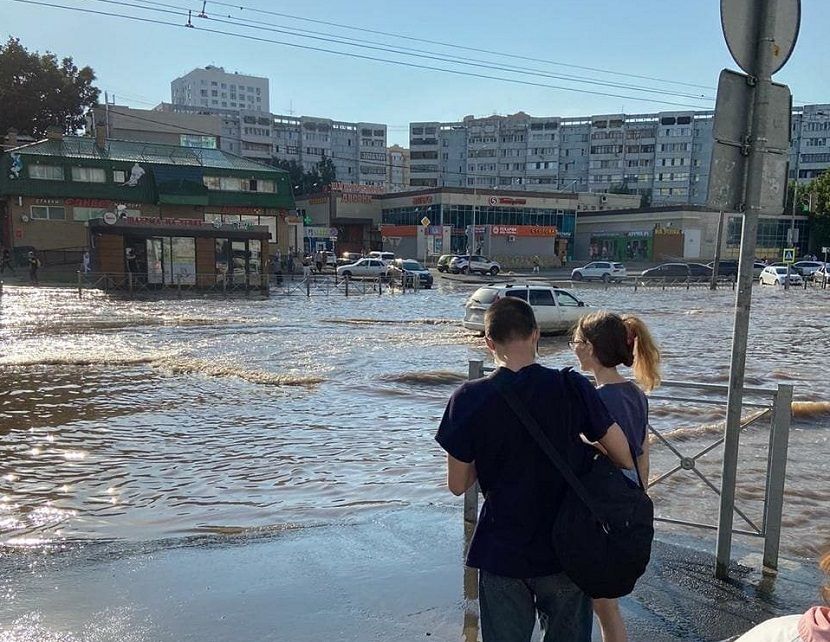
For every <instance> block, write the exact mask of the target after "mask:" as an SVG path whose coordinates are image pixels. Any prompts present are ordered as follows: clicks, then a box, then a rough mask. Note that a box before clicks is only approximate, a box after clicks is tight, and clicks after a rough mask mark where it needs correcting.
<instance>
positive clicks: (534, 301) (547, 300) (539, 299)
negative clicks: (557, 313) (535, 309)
mask: <svg viewBox="0 0 830 642" xmlns="http://www.w3.org/2000/svg"><path fill="white" fill-rule="evenodd" d="M530 305H556V303H555V302H554V300H553V292H551V291H550V290H531V291H530Z"/></svg>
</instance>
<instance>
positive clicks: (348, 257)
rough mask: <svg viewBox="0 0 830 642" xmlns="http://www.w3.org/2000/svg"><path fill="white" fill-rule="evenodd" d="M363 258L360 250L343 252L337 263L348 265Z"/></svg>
mask: <svg viewBox="0 0 830 642" xmlns="http://www.w3.org/2000/svg"><path fill="white" fill-rule="evenodd" d="M362 258H363V255H362V254H361V253H360V252H343V254H341V255H340V256H339V257H338V259H337V265H348V264H349V263H356V262H357V261H359V260H360V259H362Z"/></svg>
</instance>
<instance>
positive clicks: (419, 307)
mask: <svg viewBox="0 0 830 642" xmlns="http://www.w3.org/2000/svg"><path fill="white" fill-rule="evenodd" d="M437 286H438V287H437V288H436V289H435V290H432V291H422V292H419V293H417V294H414V295H410V294H407V295H405V296H401V295H400V294H396V295H394V296H393V295H389V294H387V293H384V294H383V296H380V297H379V296H377V295H368V294H367V295H363V296H353V297H349V298H345V297H342V296H329V297H326V296H318V297H312V298H311V299H306V298H305V297H304V296H291V297H272V298H270V299H266V300H261V299H257V298H253V297H252V298H251V299H250V300H246V299H231V300H221V299H207V298H205V299H182V300H177V299H171V300H167V301H125V300H117V299H112V298H109V297H107V296H104V295H103V294H89V295H85V297H84V298H83V299H82V300H78V298H77V295H76V293H74V292H73V291H72V290H70V289H50V288H41V289H30V288H7V290H6V294H5V296H4V297H3V299H2V302H0V345H2V356H0V380H1V381H0V543H1V544H2V546H3V549H2V552H0V556H3V557H8V556H16V555H26V554H28V552H31V551H33V550H42V549H43V548H44V547H46V548H50V547H52V546H54V545H56V544H62V545H65V546H69V547H72V546H73V545H75V543H76V542H77V541H78V540H116V543H117V541H123V542H125V543H134V542H146V541H155V540H162V539H168V538H174V539H175V538H181V537H186V536H191V535H195V534H206V533H208V534H247V533H251V534H268V533H270V532H279V531H282V530H284V529H295V528H303V527H308V526H317V525H324V524H337V523H344V522H347V523H348V522H362V521H365V520H368V519H370V518H372V517H373V516H377V515H378V514H379V513H381V512H383V511H387V510H389V509H393V508H394V509H400V508H406V507H413V508H418V509H424V508H428V507H431V506H438V507H445V506H450V505H457V503H458V500H455V499H454V498H452V497H451V496H450V494H449V493H448V492H447V491H446V490H445V487H444V456H443V453H442V451H441V450H440V449H439V448H438V447H437V445H436V444H435V443H434V441H433V434H434V432H435V429H436V427H437V423H438V421H439V419H440V416H441V413H442V412H443V408H444V404H445V402H446V400H447V397H448V396H449V394H450V393H451V392H452V390H453V389H454V387H455V386H457V385H458V384H459V383H460V382H462V381H463V380H464V378H465V375H466V371H467V362H468V360H469V359H473V358H476V359H484V360H485V361H487V354H486V351H485V349H484V345H483V340H481V339H479V338H478V337H477V336H475V335H473V334H470V333H469V332H467V331H465V330H463V329H462V328H461V327H460V326H459V323H458V320H459V319H460V318H461V317H462V315H463V308H462V304H463V302H464V300H465V298H466V296H467V295H468V294H469V293H470V291H471V288H470V286H462V285H458V284H452V283H449V282H446V281H444V280H442V279H438V280H437ZM575 292H576V293H577V294H578V296H580V297H581V298H583V299H584V300H585V301H587V302H588V303H589V304H590V305H592V306H599V307H606V308H608V309H612V310H615V311H619V312H633V313H636V314H639V315H642V317H643V318H644V319H645V320H646V322H647V323H648V324H649V325H650V327H651V328H652V330H653V332H654V334H655V335H656V337H657V339H658V340H659V342H660V343H661V344H662V347H663V350H664V355H665V373H664V374H665V377H666V378H667V379H679V380H695V381H706V382H713V383H724V382H726V381H727V378H728V359H729V350H730V335H731V325H732V304H733V298H734V293H733V292H732V291H731V290H726V291H719V292H716V293H711V292H709V291H708V290H705V291H704V290H691V291H687V290H685V289H678V290H666V291H660V290H642V289H641V290H639V291H637V292H633V291H632V290H631V289H630V288H610V289H608V290H602V289H588V288H585V289H581V290H576V291H575ZM829 329H830V291H821V290H808V291H801V290H794V291H791V292H780V291H773V290H772V289H759V288H757V287H756V289H755V292H754V300H753V313H752V329H751V336H750V354H749V355H748V372H747V375H748V383H751V384H752V385H762V386H773V385H774V384H776V383H793V384H794V385H795V398H796V400H798V401H799V402H800V403H798V404H796V405H795V418H794V423H793V429H792V433H791V440H790V451H789V452H790V455H789V467H788V471H787V472H788V474H787V495H786V499H785V505H784V517H785V519H784V532H783V538H782V549H783V554H784V555H785V556H796V557H811V556H813V555H814V554H815V553H816V552H817V551H818V550H819V548H820V546H821V545H823V544H826V543H827V542H828V539H830V537H829V536H828V531H827V515H828V511H830V493H828V492H827V490H826V489H827V488H830V468H829V467H828V466H827V463H826V462H827V452H828V438H829V437H830V390H828V389H827V387H826V385H825V384H823V383H822V381H823V380H824V379H825V377H824V375H823V372H824V367H825V364H826V363H827V362H828V360H830V340H828V330H829ZM540 352H541V361H542V363H544V364H545V365H551V366H566V365H572V366H575V365H576V360H575V358H574V357H573V356H572V355H571V353H570V352H569V350H568V348H567V343H566V339H565V338H562V337H546V338H544V339H543V342H542V345H541V348H540ZM664 394H665V395H666V396H671V395H672V394H674V392H670V391H666V392H664ZM684 394H685V393H684ZM685 396H689V394H685ZM722 418H723V413H722V409H721V408H713V407H712V406H702V405H697V404H694V403H689V402H682V403H681V402H672V401H663V400H654V401H653V403H652V423H653V424H654V425H655V427H656V428H658V429H659V430H661V431H663V432H664V433H666V434H667V435H671V433H672V432H674V438H675V443H676V447H677V448H679V449H681V450H683V451H684V452H686V451H688V453H689V454H693V453H695V452H697V451H699V450H701V449H702V448H703V447H705V446H706V445H707V444H708V443H711V441H713V440H714V439H716V438H717V436H716V435H717V432H718V429H719V426H718V422H719V421H721V420H722ZM768 427H769V422H768V421H762V422H760V423H759V424H757V425H755V426H753V427H751V428H749V429H747V431H746V432H745V433H744V437H743V438H742V442H741V456H740V461H741V468H740V471H739V488H738V492H737V497H738V501H739V504H740V506H741V507H742V508H743V509H744V510H745V511H746V512H747V514H748V515H749V516H751V517H752V518H753V519H757V520H758V521H760V516H761V513H762V501H763V489H764V468H765V465H766V457H767V455H766V448H767V441H768ZM713 434H714V435H715V436H713ZM652 453H653V464H652V472H653V474H654V475H658V474H660V473H661V472H663V471H665V470H667V469H670V468H671V467H673V466H674V465H676V463H677V459H676V457H674V455H672V454H671V453H670V452H669V451H668V450H667V449H666V448H665V447H664V446H662V445H660V444H655V445H654V447H653V451H652ZM700 470H701V471H702V472H703V473H704V474H706V475H707V476H708V477H710V478H711V479H713V481H715V483H717V482H718V478H719V475H720V448H717V449H715V450H714V451H713V452H712V453H710V454H709V455H706V456H705V457H703V458H702V459H701V460H700ZM654 496H655V498H656V510H657V513H658V514H659V515H663V516H671V517H675V518H681V519H694V520H698V521H704V522H708V523H715V522H716V520H717V497H716V496H715V495H714V493H712V492H711V491H709V490H708V489H706V488H705V486H704V485H703V484H702V483H701V482H700V481H699V480H698V479H697V478H696V477H694V476H693V475H691V474H689V473H687V472H685V471H681V473H678V474H677V475H675V476H673V477H672V478H670V480H669V481H668V482H667V483H665V484H660V485H658V486H656V487H655V489H654ZM459 520H460V513H459ZM744 526H745V524H742V523H741V522H740V520H739V519H736V527H738V528H741V527H744ZM661 528H664V527H661ZM692 534H693V535H696V534H698V532H692ZM699 534H700V536H704V535H706V531H700V532H699ZM747 544H748V545H750V546H759V545H760V540H758V541H755V542H753V540H747ZM0 564H2V562H0Z"/></svg>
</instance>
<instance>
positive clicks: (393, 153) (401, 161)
mask: <svg viewBox="0 0 830 642" xmlns="http://www.w3.org/2000/svg"><path fill="white" fill-rule="evenodd" d="M408 189H410V187H409V150H408V149H406V148H405V147H401V146H400V145H392V146H391V147H388V148H387V149H386V191H388V192H403V191H406V190H408Z"/></svg>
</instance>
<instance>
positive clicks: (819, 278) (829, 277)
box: [813, 263, 830, 286]
mask: <svg viewBox="0 0 830 642" xmlns="http://www.w3.org/2000/svg"><path fill="white" fill-rule="evenodd" d="M813 283H818V284H820V285H821V286H824V285H825V283H830V263H825V264H824V265H822V266H821V267H820V268H819V269H818V270H816V271H815V272H813Z"/></svg>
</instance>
